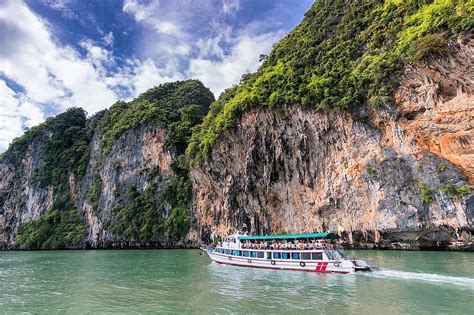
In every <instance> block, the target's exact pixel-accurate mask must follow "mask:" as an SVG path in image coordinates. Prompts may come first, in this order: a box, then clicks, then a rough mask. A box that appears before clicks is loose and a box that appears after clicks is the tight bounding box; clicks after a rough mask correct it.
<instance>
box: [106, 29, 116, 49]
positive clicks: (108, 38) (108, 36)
mask: <svg viewBox="0 0 474 315" xmlns="http://www.w3.org/2000/svg"><path fill="white" fill-rule="evenodd" d="M114 39H115V38H114V33H112V32H109V33H107V34H106V35H105V36H104V37H103V40H104V42H105V43H106V44H107V45H109V46H113V45H114Z"/></svg>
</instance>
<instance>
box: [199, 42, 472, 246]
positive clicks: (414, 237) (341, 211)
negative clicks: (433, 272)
mask: <svg viewBox="0 0 474 315" xmlns="http://www.w3.org/2000/svg"><path fill="white" fill-rule="evenodd" d="M473 62H474V54H473V42H472V41H468V42H464V43H454V42H453V43H452V44H451V45H450V51H449V54H447V55H445V56H444V57H442V58H436V59H430V60H426V61H424V62H422V63H419V64H417V65H415V66H407V67H406V69H405V71H404V73H403V75H402V77H401V80H400V86H399V88H398V89H397V91H396V97H397V106H396V107H393V106H392V107H390V106H381V107H379V108H375V109H374V108H373V107H370V106H366V107H367V108H369V110H366V109H365V108H366V107H363V108H360V109H358V112H356V113H355V114H354V115H350V114H348V113H347V112H343V111H338V112H330V113H322V112H317V111H314V110H309V109H303V108H301V107H300V106H286V107H284V108H283V109H281V110H278V111H271V110H264V109H257V110H252V111H249V112H246V113H245V114H243V116H242V117H241V118H240V120H239V121H238V124H237V126H236V127H235V128H234V129H232V130H231V131H229V132H228V133H227V134H226V135H225V136H223V137H221V138H220V139H219V140H218V141H217V143H216V145H215V146H214V148H213V150H212V154H211V157H210V159H209V161H207V162H205V163H204V164H202V165H201V166H198V167H195V168H193V169H192V171H191V174H192V179H193V187H194V203H193V211H194V213H195V217H196V219H195V223H194V229H193V232H192V233H191V236H192V237H194V238H197V239H199V238H203V239H210V238H211V237H213V236H223V235H225V234H226V233H228V232H230V231H232V230H233V229H234V228H236V227H242V224H243V223H245V224H247V225H248V226H249V227H250V228H251V232H252V233H259V234H267V233H275V232H278V231H281V230H284V231H286V232H312V231H326V230H337V229H338V228H339V229H340V227H342V228H344V230H345V233H344V236H345V237H346V240H347V241H348V242H349V243H356V242H359V243H360V242H362V243H363V242H370V243H377V244H388V243H390V242H398V241H401V242H405V243H411V244H413V243H415V244H416V246H421V247H423V246H425V247H430V246H437V245H439V244H440V243H441V244H443V242H450V241H455V240H457V239H458V238H459V237H462V236H463V233H465V232H466V233H469V232H472V230H473V229H474V194H473V193H472V189H470V188H469V187H471V186H468V185H469V183H468V181H469V179H470V180H471V183H472V178H473V176H474V173H473V160H472V159H473V157H474V155H473V153H474V145H473V139H474V138H473V135H474V129H473V124H474V94H473V90H474V89H473V88H474V86H473V83H474V80H473V73H472V65H473ZM367 114H368V115H369V116H370V120H369V123H367V122H365V120H364V119H360V118H361V117H364V116H366V115H367ZM453 187H457V188H453ZM462 187H464V188H462ZM450 188H451V191H454V193H449V192H450V190H449V189H450ZM462 189H465V192H464V193H461V190H462ZM456 193H457V194H456ZM464 236H466V235H464ZM439 242H440V243H439ZM397 244H398V243H397ZM393 246H397V245H393Z"/></svg>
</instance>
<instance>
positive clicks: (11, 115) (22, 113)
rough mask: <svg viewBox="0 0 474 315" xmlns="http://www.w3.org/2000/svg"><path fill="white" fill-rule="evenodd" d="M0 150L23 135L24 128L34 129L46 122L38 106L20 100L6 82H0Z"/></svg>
mask: <svg viewBox="0 0 474 315" xmlns="http://www.w3.org/2000/svg"><path fill="white" fill-rule="evenodd" d="M0 113H1V114H0V131H1V132H0V150H4V149H5V148H6V147H7V146H8V144H9V143H10V142H11V140H12V139H13V138H15V137H18V136H20V135H21V134H22V132H23V128H24V127H29V128H31V127H33V126H34V125H37V124H39V123H41V122H42V121H43V120H44V115H43V113H42V111H41V109H40V108H39V106H38V105H35V104H34V103H32V102H30V101H29V100H26V99H18V98H17V97H16V95H15V92H14V91H13V90H12V89H10V88H9V87H8V85H7V84H6V82H5V80H0Z"/></svg>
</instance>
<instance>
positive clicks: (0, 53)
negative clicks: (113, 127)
mask: <svg viewBox="0 0 474 315" xmlns="http://www.w3.org/2000/svg"><path fill="white" fill-rule="evenodd" d="M312 3H313V0H168V1H165V0H101V1H98V0H24V1H23V0H0V152H2V151H4V150H6V148H7V147H8V144H9V143H11V141H12V140H13V139H14V138H15V137H18V136H20V135H21V134H22V133H23V132H24V131H25V130H27V129H28V128H31V127H32V126H34V125H37V124H39V123H41V122H43V121H44V120H45V119H46V118H48V117H49V116H52V115H56V114H58V113H60V112H63V111H64V110H66V109H67V108H69V107H74V106H76V107H82V108H84V109H85V110H86V111H87V112H88V114H89V115H92V114H94V113H96V112H97V111H99V110H102V109H104V108H107V107H109V106H110V105H112V104H113V103H115V102H116V101H117V100H121V99H122V100H131V99H133V98H134V97H137V96H138V95H139V94H140V93H142V92H144V91H146V90H147V89H148V88H150V87H153V86H155V85H158V84H161V83H164V82H169V81H176V80H184V79H199V80H201V81H202V82H203V83H204V84H205V85H206V86H207V87H209V88H210V89H211V91H212V92H213V93H214V95H215V96H216V97H218V96H219V94H220V93H221V92H222V91H223V90H224V89H226V88H228V87H230V86H232V85H233V84H235V83H238V82H239V80H240V77H241V76H242V74H244V73H247V72H253V71H255V70H256V69H257V68H258V66H259V64H260V63H259V56H260V54H267V53H268V52H269V51H270V50H271V48H272V46H273V44H275V43H276V42H278V41H279V40H280V39H281V38H283V37H284V36H285V35H286V34H287V33H288V32H289V31H291V30H292V29H293V28H294V27H295V26H296V25H298V24H299V22H300V21H301V20H302V18H303V16H304V13H305V12H306V11H307V10H308V9H309V8H310V6H311V5H312Z"/></svg>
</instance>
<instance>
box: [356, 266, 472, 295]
mask: <svg viewBox="0 0 474 315" xmlns="http://www.w3.org/2000/svg"><path fill="white" fill-rule="evenodd" d="M364 274H365V275H367V276H371V277H376V278H389V279H402V280H418V281H427V282H432V283H445V284H454V285H460V286H464V287H469V288H470V289H471V290H474V278H467V277H453V276H445V275H438V274H435V273H417V272H407V271H398V270H391V269H381V270H378V271H374V272H368V273H364Z"/></svg>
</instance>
